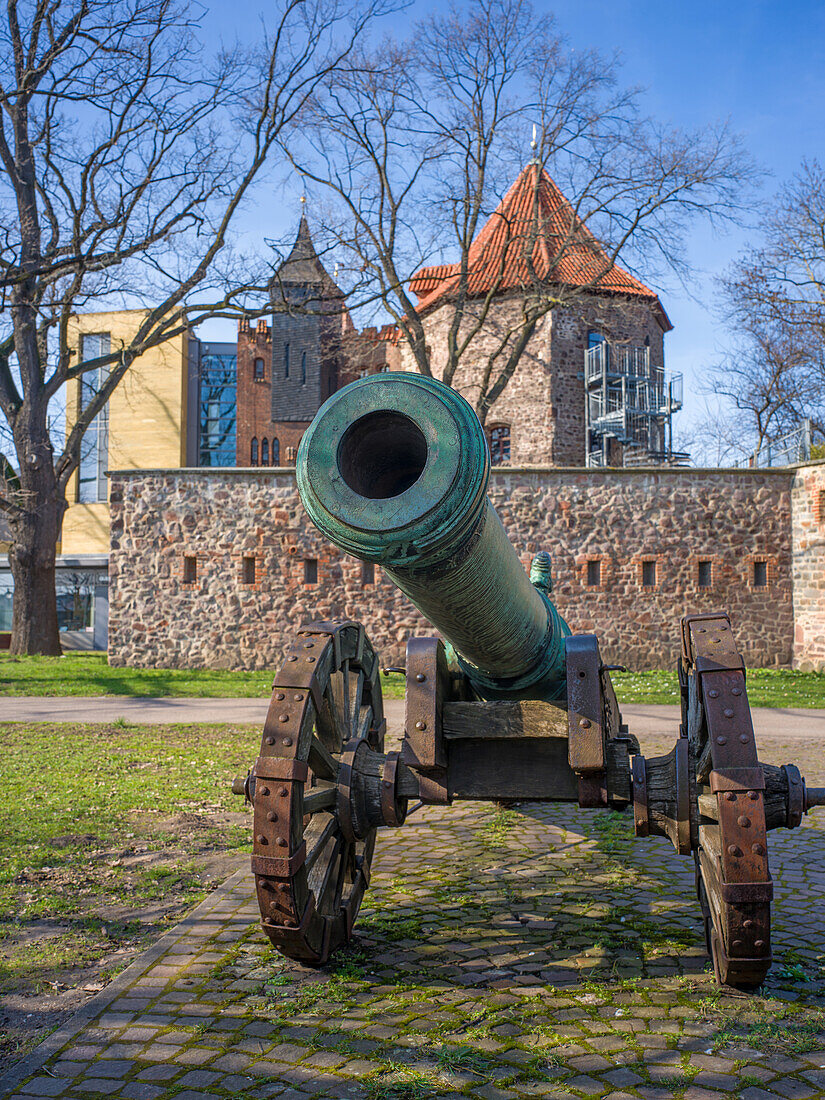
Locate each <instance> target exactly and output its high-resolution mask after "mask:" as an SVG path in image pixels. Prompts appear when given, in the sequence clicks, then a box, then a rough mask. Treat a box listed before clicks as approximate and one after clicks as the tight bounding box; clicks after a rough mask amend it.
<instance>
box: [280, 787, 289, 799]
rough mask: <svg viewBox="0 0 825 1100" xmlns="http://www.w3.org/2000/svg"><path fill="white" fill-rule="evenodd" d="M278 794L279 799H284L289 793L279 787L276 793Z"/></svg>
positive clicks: (284, 788)
mask: <svg viewBox="0 0 825 1100" xmlns="http://www.w3.org/2000/svg"><path fill="white" fill-rule="evenodd" d="M278 794H279V795H280V796H281V798H286V796H287V795H288V794H289V791H288V790H287V788H286V787H281V789H280V790H279V791H278Z"/></svg>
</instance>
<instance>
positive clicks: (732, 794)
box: [725, 791, 736, 802]
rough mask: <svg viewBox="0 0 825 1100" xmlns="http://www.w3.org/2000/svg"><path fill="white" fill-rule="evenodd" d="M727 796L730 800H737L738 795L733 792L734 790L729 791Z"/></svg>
mask: <svg viewBox="0 0 825 1100" xmlns="http://www.w3.org/2000/svg"><path fill="white" fill-rule="evenodd" d="M725 798H726V799H727V800H728V802H735V801H736V795H735V794H734V793H733V791H728V793H727V794H726V795H725Z"/></svg>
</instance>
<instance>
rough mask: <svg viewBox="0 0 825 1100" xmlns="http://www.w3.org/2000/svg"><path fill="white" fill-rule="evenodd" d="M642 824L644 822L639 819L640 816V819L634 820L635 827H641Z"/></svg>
mask: <svg viewBox="0 0 825 1100" xmlns="http://www.w3.org/2000/svg"><path fill="white" fill-rule="evenodd" d="M642 825H644V822H643V821H642V820H641V818H640V819H639V820H638V821H637V822H636V828H637V829H641V827H642Z"/></svg>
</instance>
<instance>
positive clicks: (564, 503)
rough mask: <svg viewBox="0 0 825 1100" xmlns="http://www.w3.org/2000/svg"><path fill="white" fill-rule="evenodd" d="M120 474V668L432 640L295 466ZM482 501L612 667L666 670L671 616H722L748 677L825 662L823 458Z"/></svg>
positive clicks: (630, 473) (554, 487) (502, 491)
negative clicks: (358, 638)
mask: <svg viewBox="0 0 825 1100" xmlns="http://www.w3.org/2000/svg"><path fill="white" fill-rule="evenodd" d="M112 479H113V480H112V492H111V505H112V528H111V529H112V552H111V557H110V619H109V660H110V662H111V663H112V664H116V665H125V664H128V665H134V666H137V667H146V666H154V667H164V668H174V667H227V668H258V667H274V666H275V665H277V663H278V662H279V660H280V656H281V653H282V650H283V647H284V646H285V645H286V644H287V643H288V642H289V641H290V640H291V638H292V635H293V634H294V632H295V631H296V630H297V629H298V626H299V624H300V623H301V622H303V621H306V620H309V619H325V618H337V617H342V616H348V617H352V618H356V619H360V620H362V621H364V622H365V624H366V626H367V630H368V632H369V634H370V636H371V638H372V640H373V642H374V643H375V645H376V646H377V648H378V650H379V652H380V653H381V656H382V658H383V659H384V660H386V661H387V662H388V663H390V662H392V661H395V660H397V659H398V658H399V657H401V656H402V655H403V651H404V646H405V644H406V641H407V638H408V637H409V636H410V635H411V634H414V633H421V632H424V633H426V632H427V631H428V630H430V629H431V628H430V627H429V625H428V624H427V623H426V621H425V620H423V619H422V617H421V616H420V615H419V614H418V613H417V611H415V609H414V608H413V607H412V606H411V605H410V603H409V602H408V601H407V599H406V597H404V596H402V595H401V593H399V592H398V591H397V590H396V589H395V587H394V586H393V585H392V584H391V583H390V582H389V580H388V579H387V578H386V577H384V576H383V575H382V573H381V570H380V569H378V568H376V569H375V570H370V569H369V568H364V567H363V566H362V564H361V562H359V561H356V560H354V559H352V558H349V557H347V556H345V555H343V554H341V553H339V552H338V550H337V549H335V548H334V547H332V546H330V544H329V543H327V542H325V541H324V540H323V539H322V538H321V537H320V536H319V535H318V534H317V533H316V532H315V530H314V528H312V527H311V526H310V524H309V523H308V521H307V520H306V517H305V515H304V511H303V508H302V506H301V502H300V499H299V497H298V494H297V490H296V485H295V476H294V471H291V470H284V469H280V470H256V471H250V470H208V469H198V470H169V471H165V470H156V471H147V470H144V471H127V472H119V473H115V474H113V475H112ZM490 496H491V498H492V501H493V503H494V505H495V507H496V508H497V510H498V512H499V514H500V516H501V518H502V521H503V523H504V525H505V527H506V528H507V531H508V533H509V535H510V538H511V540H512V541H513V543H514V545H515V546H516V548H517V550H518V552H519V554H520V556H521V557H522V560H523V561H524V563H525V565H527V564H529V560H530V557H531V556H532V554H533V553H535V552H536V551H537V550H549V551H550V553H551V554H552V556H553V567H554V579H555V599H556V601H557V604H558V606H559V609H560V611H561V613H562V614H563V615H564V616H565V618H566V619H567V621H568V622H569V623H570V626H571V627H572V629H573V630H574V631H577V632H594V633H597V634H598V635H599V637H600V639H601V643H602V651H603V653H604V654H605V656H606V658H607V659H608V660H609V661H611V662H618V661H621V662H622V663H624V664H627V665H628V666H629V667H632V668H636V669H641V668H655V667H673V663H674V662H675V660H676V657H677V655H678V651H679V618H680V617H681V616H682V615H683V614H685V612H687V611H691V612H701V611H710V610H715V609H718V608H727V609H728V610H729V611H730V613H731V615H732V617H733V620H734V624H735V628H736V635H737V639H738V641H739V643H740V645H741V647H742V650H743V654H744V657H745V660H746V662H747V663H748V664H749V665H752V666H761V665H770V664H789V663H794V664H795V665H798V666H801V667H816V668H823V667H825V463H819V464H815V465H811V466H806V467H801V468H799V469H798V470H787V469H786V470H693V469H661V468H657V469H647V470H639V469H627V470H615V469H612V470H583V469H558V468H556V469H553V468H543V467H532V468H529V467H525V468H513V467H510V468H496V469H494V470H493V473H492V477H491V483H490ZM185 558H189V559H190V561H189V563H188V565H187V567H186V568H184V559H185ZM250 558H252V559H254V568H253V567H251V566H250V564H249V559H250ZM192 559H194V564H193V561H192ZM244 559H247V560H246V561H245V560H244ZM592 562H597V563H598V568H595V567H591V568H588V563H592ZM187 578H188V579H187ZM253 578H254V579H253Z"/></svg>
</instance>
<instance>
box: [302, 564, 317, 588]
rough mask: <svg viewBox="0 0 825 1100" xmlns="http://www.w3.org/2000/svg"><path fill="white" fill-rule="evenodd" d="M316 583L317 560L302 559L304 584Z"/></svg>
mask: <svg viewBox="0 0 825 1100" xmlns="http://www.w3.org/2000/svg"><path fill="white" fill-rule="evenodd" d="M317 583H318V559H317V558H304V584H317Z"/></svg>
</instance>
